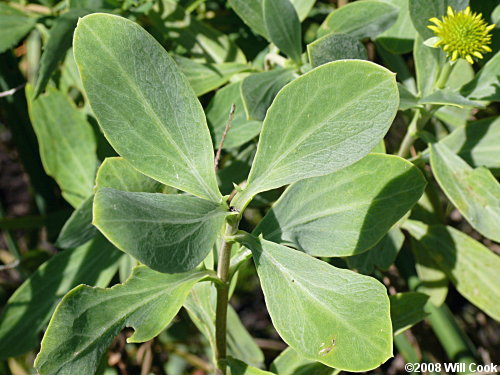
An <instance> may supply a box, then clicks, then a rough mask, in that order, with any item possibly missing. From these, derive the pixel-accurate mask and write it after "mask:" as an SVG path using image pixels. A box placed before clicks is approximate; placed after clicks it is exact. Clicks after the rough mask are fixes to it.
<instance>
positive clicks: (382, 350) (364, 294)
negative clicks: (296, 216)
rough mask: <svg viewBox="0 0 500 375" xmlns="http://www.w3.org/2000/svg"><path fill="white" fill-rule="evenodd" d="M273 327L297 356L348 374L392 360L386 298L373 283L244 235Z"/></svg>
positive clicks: (382, 290)
mask: <svg viewBox="0 0 500 375" xmlns="http://www.w3.org/2000/svg"><path fill="white" fill-rule="evenodd" d="M239 240H240V241H241V242H242V243H243V245H244V246H245V247H247V248H249V249H250V250H252V253H253V257H254V260H255V264H256V266H257V273H258V275H259V279H260V282H261V286H262V289H263V291H264V297H265V300H266V305H267V308H268V311H269V314H270V315H271V319H272V321H273V325H274V327H275V328H276V330H277V331H278V333H279V334H280V336H281V337H282V338H283V340H284V341H285V342H286V343H287V344H288V345H290V346H291V347H292V348H293V349H295V350H296V351H297V352H298V353H299V354H300V355H302V356H304V357H306V358H308V359H311V360H315V361H319V362H322V363H324V364H326V365H328V366H331V367H335V368H337V369H342V370H347V371H366V370H370V369H373V368H376V367H378V366H380V364H381V363H384V362H385V361H386V360H387V359H388V358H389V357H391V356H392V326H391V319H390V313H389V298H388V296H387V291H386V289H385V287H384V286H383V285H382V284H381V283H379V282H378V281H377V280H375V279H373V278H371V277H368V276H364V275H360V274H357V273H355V272H352V271H349V270H344V269H340V268H336V267H333V266H331V265H329V264H328V263H326V262H323V261H321V260H318V259H315V258H313V257H311V256H310V255H307V254H304V253H302V252H300V251H296V250H292V249H290V248H288V247H285V246H281V245H278V244H275V243H273V242H268V241H265V240H263V239H258V238H256V237H253V236H250V235H247V236H244V237H243V238H240V239H239Z"/></svg>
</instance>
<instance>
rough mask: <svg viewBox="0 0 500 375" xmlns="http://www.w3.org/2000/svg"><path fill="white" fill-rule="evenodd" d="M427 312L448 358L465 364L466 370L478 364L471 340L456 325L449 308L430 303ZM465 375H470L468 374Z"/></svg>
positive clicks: (428, 318) (444, 305)
mask: <svg viewBox="0 0 500 375" xmlns="http://www.w3.org/2000/svg"><path fill="white" fill-rule="evenodd" d="M427 311H428V312H430V315H429V316H428V317H427V320H428V322H429V323H430V325H431V327H432V329H433V331H434V333H435V334H436V336H437V338H438V339H439V342H441V345H443V348H444V350H445V351H446V354H447V356H448V358H449V359H450V360H451V361H453V362H457V363H465V364H466V366H465V367H466V368H469V364H471V363H477V360H476V359H475V356H474V354H473V353H472V351H471V348H470V344H469V338H468V337H467V336H466V335H465V333H464V332H463V331H462V330H461V329H460V327H459V326H458V324H457V323H456V321H455V317H454V316H453V314H452V313H451V311H450V309H449V308H448V306H447V305H446V304H443V305H441V306H439V307H438V306H435V305H433V304H432V303H429V304H427ZM465 373H467V374H468V372H465Z"/></svg>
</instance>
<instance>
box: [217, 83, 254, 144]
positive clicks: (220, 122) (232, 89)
mask: <svg viewBox="0 0 500 375" xmlns="http://www.w3.org/2000/svg"><path fill="white" fill-rule="evenodd" d="M240 90H241V81H239V82H236V83H231V84H229V85H227V86H225V87H223V88H222V89H220V90H218V91H217V93H216V94H215V96H214V98H213V99H212V100H211V101H210V104H209V105H208V107H207V120H208V125H209V126H210V129H211V130H212V134H213V142H214V145H215V147H219V144H220V141H221V139H222V135H223V134H224V130H225V129H226V123H227V121H228V118H229V111H230V110H231V105H232V104H234V106H235V112H234V116H233V121H232V122H231V128H230V129H229V131H228V132H227V135H226V139H225V140H224V145H223V148H224V149H230V148H235V147H238V146H241V145H242V144H244V143H246V142H248V141H249V140H251V139H253V138H255V137H256V136H258V135H259V133H260V128H261V127H262V122H260V121H254V120H248V119H247V116H246V113H245V107H244V105H243V100H242V98H241V93H240Z"/></svg>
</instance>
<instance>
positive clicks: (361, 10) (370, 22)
mask: <svg viewBox="0 0 500 375" xmlns="http://www.w3.org/2000/svg"><path fill="white" fill-rule="evenodd" d="M398 13H399V8H398V7H396V6H394V5H392V4H389V3H387V2H382V1H375V0H366V1H356V2H353V3H349V4H347V5H346V6H343V7H342V8H338V9H336V10H334V11H333V12H331V13H330V14H329V15H328V17H326V19H325V21H324V22H323V24H322V25H321V26H320V28H319V30H318V36H320V37H321V36H324V35H327V34H330V33H343V34H349V35H351V36H352V37H354V38H356V39H364V38H373V37H375V36H377V35H378V34H380V33H382V32H384V31H385V30H387V29H388V28H390V27H391V26H392V25H393V24H394V23H395V22H396V19H397V18H398Z"/></svg>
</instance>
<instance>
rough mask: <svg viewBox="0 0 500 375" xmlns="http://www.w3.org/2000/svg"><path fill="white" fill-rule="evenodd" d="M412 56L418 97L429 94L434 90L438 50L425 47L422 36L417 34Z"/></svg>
mask: <svg viewBox="0 0 500 375" xmlns="http://www.w3.org/2000/svg"><path fill="white" fill-rule="evenodd" d="M413 56H414V58H415V71H416V75H417V88H418V94H419V97H424V96H427V95H430V94H431V93H432V92H433V91H434V84H435V82H436V79H437V77H438V74H439V66H440V64H439V51H438V50H437V49H436V48H431V47H427V46H426V45H425V44H424V43H423V41H422V37H421V36H420V35H417V37H416V38H415V45H414V47H413Z"/></svg>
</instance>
